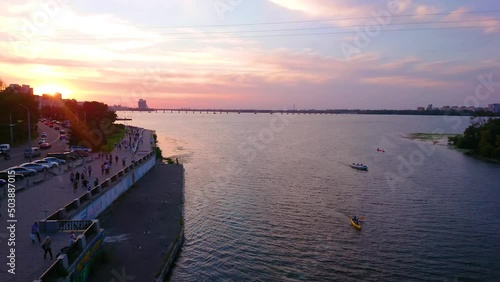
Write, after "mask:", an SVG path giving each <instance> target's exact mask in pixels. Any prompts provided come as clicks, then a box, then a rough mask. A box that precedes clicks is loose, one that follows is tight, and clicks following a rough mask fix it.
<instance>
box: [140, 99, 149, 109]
mask: <svg viewBox="0 0 500 282" xmlns="http://www.w3.org/2000/svg"><path fill="white" fill-rule="evenodd" d="M137 106H138V108H139V110H147V109H149V107H148V104H146V100H144V99H139V102H137Z"/></svg>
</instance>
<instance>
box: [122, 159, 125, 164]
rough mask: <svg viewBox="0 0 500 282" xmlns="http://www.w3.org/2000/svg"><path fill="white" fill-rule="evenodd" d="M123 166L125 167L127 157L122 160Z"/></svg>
mask: <svg viewBox="0 0 500 282" xmlns="http://www.w3.org/2000/svg"><path fill="white" fill-rule="evenodd" d="M122 164H123V166H125V157H124V158H123V159H122Z"/></svg>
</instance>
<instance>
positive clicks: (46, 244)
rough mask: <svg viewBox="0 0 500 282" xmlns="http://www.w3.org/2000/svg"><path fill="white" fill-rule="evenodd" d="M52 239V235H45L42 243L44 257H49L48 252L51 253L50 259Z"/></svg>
mask: <svg viewBox="0 0 500 282" xmlns="http://www.w3.org/2000/svg"><path fill="white" fill-rule="evenodd" d="M51 245H52V241H51V240H50V237H49V236H47V237H45V240H43V244H42V249H43V250H44V251H45V252H44V253H43V259H47V254H49V255H50V259H52V246H51Z"/></svg>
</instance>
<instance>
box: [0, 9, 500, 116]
mask: <svg viewBox="0 0 500 282" xmlns="http://www.w3.org/2000/svg"><path fill="white" fill-rule="evenodd" d="M0 4H1V7H2V10H1V11H0V37H1V38H2V40H1V42H0V58H1V59H0V66H1V68H0V78H1V79H2V80H3V81H5V82H6V83H7V84H10V83H18V84H30V85H31V86H32V87H34V89H35V93H36V94H42V93H48V92H49V93H51V92H61V93H62V94H63V98H75V99H77V100H97V101H101V102H104V103H107V104H110V105H113V104H121V105H124V106H137V100H139V99H140V98H142V99H146V100H147V102H148V105H149V106H150V107H158V108H165V107H167V108H170V107H174V108H177V107H187V108H259V109H276V108H279V109H281V108H291V107H292V106H293V104H295V105H296V108H298V109H310V108H316V109H337V108H362V109H368V108H369V109H386V108H391V109H415V108H416V107H417V106H424V105H427V104H434V105H436V106H443V105H450V106H452V105H464V104H465V105H473V103H472V102H471V101H479V102H480V105H481V106H486V105H487V104H488V103H493V102H497V103H500V85H499V84H500V51H499V50H500V47H499V46H500V2H497V1H491V0H488V1H486V0H480V1H461V0H460V1H416V0H413V1H411V0H400V1H368V0H363V1H362V0H354V1H353V0H162V1H160V0H143V1H133V0H104V1H95V0H92V1H81V0H77V1H69V0H58V1H56V0H44V1H39V0H34V1H17V0H16V1H14V0H0ZM377 15H381V16H382V17H378V18H376V16H377ZM365 30H368V32H366V31H365ZM379 30H380V31H379ZM363 39H367V40H363ZM479 76H482V77H483V78H484V79H483V82H484V81H485V80H488V77H490V80H493V81H494V83H492V84H490V85H489V87H486V86H485V87H483V90H484V91H486V92H484V93H482V95H479V96H480V97H479V98H478V99H474V98H471V97H474V95H476V98H477V94H476V89H477V88H478V85H481V83H482V82H481V79H478V77H479ZM495 82H497V83H496V84H495ZM492 85H493V86H492ZM487 89H488V90H487Z"/></svg>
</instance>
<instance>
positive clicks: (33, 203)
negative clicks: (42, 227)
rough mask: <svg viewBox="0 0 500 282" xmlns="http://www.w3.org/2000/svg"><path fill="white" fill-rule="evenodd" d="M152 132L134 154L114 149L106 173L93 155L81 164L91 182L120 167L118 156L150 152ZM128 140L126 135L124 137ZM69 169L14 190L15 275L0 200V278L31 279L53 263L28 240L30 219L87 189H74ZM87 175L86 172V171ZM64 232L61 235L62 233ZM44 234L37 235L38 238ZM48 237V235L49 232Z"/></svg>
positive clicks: (56, 242) (57, 243) (59, 242)
mask: <svg viewBox="0 0 500 282" xmlns="http://www.w3.org/2000/svg"><path fill="white" fill-rule="evenodd" d="M151 137H152V132H151V131H149V130H145V131H144V134H143V142H142V144H139V146H138V150H137V152H136V153H135V156H134V155H133V154H132V152H131V151H130V150H125V149H123V148H122V149H121V150H119V149H118V148H115V149H114V150H113V151H112V152H111V154H112V156H113V164H112V166H111V170H110V173H109V175H102V174H101V164H102V162H103V160H101V159H97V154H95V156H94V159H93V160H92V161H90V162H88V163H86V164H85V166H86V167H87V166H88V165H90V166H91V167H92V176H91V178H90V180H91V183H93V181H94V179H95V177H98V179H99V182H101V181H103V180H104V179H106V178H108V177H111V176H112V175H113V174H115V173H117V172H118V171H120V170H121V169H123V165H122V162H121V160H122V158H124V157H126V160H127V163H126V165H129V164H130V161H131V159H132V158H133V157H134V158H135V159H138V158H139V157H141V156H143V155H145V154H147V153H149V152H151V149H152V147H151V144H150V138H151ZM127 140H128V138H127ZM116 155H118V157H119V162H118V163H115V159H114V158H115V156H116ZM76 171H80V173H81V172H82V171H83V166H80V167H77V168H74V169H73V172H76ZM69 175H70V172H69V171H68V172H61V174H59V175H57V176H54V177H53V178H51V179H49V180H47V181H44V182H42V183H40V184H37V185H35V186H32V187H29V188H28V189H25V190H24V191H22V192H20V193H16V213H15V219H16V220H17V222H16V223H15V225H16V232H15V256H16V269H15V272H16V274H15V275H12V274H10V273H8V272H7V270H8V269H9V268H8V266H7V258H6V256H7V255H8V253H9V249H10V248H12V246H8V236H10V234H9V233H8V230H7V226H8V224H10V223H7V220H8V218H7V199H5V198H3V199H2V200H1V202H0V203H1V207H0V211H1V214H2V217H0V254H1V257H0V281H2V282H4V281H5V282H7V281H15V282H17V281H23V282H24V281H33V280H35V279H36V278H38V277H39V276H40V275H41V274H42V273H43V272H44V271H45V270H46V269H47V268H48V267H49V266H50V265H51V264H52V263H53V262H54V260H44V258H43V250H42V248H41V244H39V243H38V242H36V243H32V242H31V238H30V232H31V225H32V224H33V222H34V221H37V220H40V219H44V218H45V217H46V215H50V214H52V213H53V212H55V211H56V210H58V209H59V208H62V207H64V206H65V205H66V204H67V203H69V202H70V201H72V200H74V199H75V198H78V197H80V196H81V195H82V194H84V193H86V192H87V191H86V190H85V189H83V188H78V190H77V191H74V190H73V187H72V185H71V182H70V177H69ZM87 176H88V173H87ZM63 235H64V234H63ZM45 236H46V234H41V237H42V241H43V238H45ZM51 236H52V235H51ZM68 238H69V234H68V235H67V236H61V235H57V237H55V238H54V239H53V240H52V252H53V255H54V259H55V255H56V254H57V253H58V252H59V250H60V249H61V248H62V247H63V246H65V245H66V244H67V243H68Z"/></svg>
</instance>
